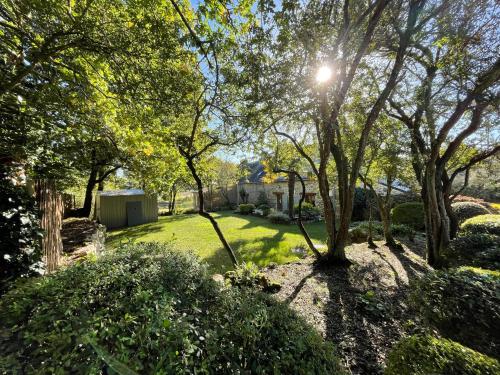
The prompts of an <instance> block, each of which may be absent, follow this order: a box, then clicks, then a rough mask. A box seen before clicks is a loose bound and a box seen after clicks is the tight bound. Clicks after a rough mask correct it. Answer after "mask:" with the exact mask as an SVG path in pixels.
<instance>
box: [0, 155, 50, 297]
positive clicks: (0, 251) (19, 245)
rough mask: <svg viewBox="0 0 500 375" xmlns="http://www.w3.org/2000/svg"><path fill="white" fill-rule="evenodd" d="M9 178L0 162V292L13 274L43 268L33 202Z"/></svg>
mask: <svg viewBox="0 0 500 375" xmlns="http://www.w3.org/2000/svg"><path fill="white" fill-rule="evenodd" d="M12 178H13V177H12V176H11V174H10V173H9V172H8V169H7V168H5V166H3V165H0V196H1V197H2V199H1V200H0V295H1V294H2V293H3V291H4V290H5V289H6V288H7V286H8V284H9V282H11V281H12V280H14V279H15V278H17V277H26V276H31V275H36V274H38V273H40V272H42V271H43V265H42V262H41V257H42V255H41V246H40V239H41V236H42V232H41V229H40V227H39V220H38V216H37V210H36V208H35V202H34V199H33V198H32V197H30V196H29V194H28V193H27V191H26V188H25V187H23V186H19V185H15V184H14V183H13V180H12Z"/></svg>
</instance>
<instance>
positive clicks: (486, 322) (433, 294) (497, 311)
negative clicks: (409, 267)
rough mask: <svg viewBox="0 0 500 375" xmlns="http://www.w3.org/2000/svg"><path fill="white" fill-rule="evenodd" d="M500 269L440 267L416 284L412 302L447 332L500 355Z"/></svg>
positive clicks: (435, 325)
mask: <svg viewBox="0 0 500 375" xmlns="http://www.w3.org/2000/svg"><path fill="white" fill-rule="evenodd" d="M499 295H500V272H495V271H488V270H481V269H478V268H471V267H463V268H459V269H454V270H450V271H437V272H432V273H429V274H427V275H426V276H424V277H423V278H422V279H421V280H419V281H417V282H416V283H414V284H413V285H412V292H411V293H410V303H411V305H412V306H413V307H414V308H415V309H416V310H417V311H418V312H419V313H420V315H421V317H422V318H423V320H424V322H426V323H427V324H428V325H430V326H431V327H433V328H436V329H437V330H438V331H439V332H440V333H441V334H442V335H443V336H445V337H447V338H450V339H452V340H454V341H458V342H460V343H462V344H464V345H467V346H469V347H471V348H473V349H475V350H478V351H480V352H482V353H486V354H489V355H493V356H495V357H498V355H499V354H500V353H499V350H500V331H499V330H498V329H497V328H498V327H500V299H499Z"/></svg>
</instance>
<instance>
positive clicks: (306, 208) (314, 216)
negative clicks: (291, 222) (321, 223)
mask: <svg viewBox="0 0 500 375" xmlns="http://www.w3.org/2000/svg"><path fill="white" fill-rule="evenodd" d="M293 209H294V211H295V212H296V213H297V215H298V213H299V205H296V206H295V207H294V208H293ZM301 216H302V219H303V220H318V219H319V217H320V210H319V208H318V207H316V206H313V205H312V204H311V203H308V202H304V203H302V210H301Z"/></svg>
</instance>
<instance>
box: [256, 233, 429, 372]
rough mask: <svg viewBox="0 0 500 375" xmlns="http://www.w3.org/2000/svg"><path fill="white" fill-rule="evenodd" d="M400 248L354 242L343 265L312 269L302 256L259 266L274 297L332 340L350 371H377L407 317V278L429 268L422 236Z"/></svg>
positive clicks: (404, 324)
mask: <svg viewBox="0 0 500 375" xmlns="http://www.w3.org/2000/svg"><path fill="white" fill-rule="evenodd" d="M401 242H402V243H403V245H404V249H405V250H404V252H396V251H392V250H390V249H389V248H388V247H387V246H384V245H383V241H378V242H376V244H377V246H378V248H376V249H370V248H368V246H367V244H366V243H364V244H354V245H352V246H350V247H349V248H348V249H347V256H348V258H349V259H350V260H351V261H352V262H353V263H354V265H352V266H351V267H348V268H339V267H336V268H328V269H325V268H318V267H316V266H315V265H314V259H312V258H306V259H304V260H302V261H299V262H296V263H289V264H285V265H281V266H276V267H275V268H272V269H270V268H268V269H264V272H265V273H266V274H267V276H268V277H269V278H270V279H272V280H275V281H277V282H279V283H281V285H282V288H281V290H280V291H279V292H278V293H276V294H275V295H276V297H277V298H278V299H280V300H282V301H286V302H288V303H289V304H290V307H292V308H293V309H295V310H296V311H297V312H298V313H299V314H300V315H302V316H303V317H304V318H305V319H306V320H307V321H309V322H310V323H311V324H313V325H314V326H315V327H316V328H317V329H318V331H319V332H320V333H321V334H322V335H323V336H324V337H325V338H327V339H329V340H331V341H332V342H334V343H335V345H336V346H337V348H338V352H339V355H340V356H341V358H342V360H343V362H344V364H345V366H346V367H347V368H348V369H349V370H350V372H351V373H352V374H381V373H382V372H383V366H384V362H385V359H386V356H387V354H388V352H389V351H390V349H391V348H392V346H393V345H394V344H395V343H396V342H397V341H398V340H399V339H400V338H401V336H402V334H403V333H404V332H405V329H406V327H407V326H408V321H409V320H410V319H412V318H413V313H412V311H410V309H409V308H408V306H407V304H406V296H407V293H408V284H409V282H410V280H412V279H414V278H418V277H420V276H421V275H422V274H423V273H425V272H428V270H429V269H430V268H429V267H428V266H427V264H426V262H425V260H424V259H423V252H424V249H425V238H424V237H423V236H422V235H419V236H416V238H415V240H414V241H413V242H411V241H404V240H402V241H401Z"/></svg>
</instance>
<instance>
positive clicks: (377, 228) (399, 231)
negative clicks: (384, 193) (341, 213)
mask: <svg viewBox="0 0 500 375" xmlns="http://www.w3.org/2000/svg"><path fill="white" fill-rule="evenodd" d="M369 227H370V222H369V221H358V222H354V223H352V224H351V228H350V229H349V237H350V239H351V241H352V242H354V243H362V242H365V241H366V239H367V238H368V233H369ZM391 231H392V234H393V235H394V236H404V235H406V236H409V235H411V234H413V228H411V227H409V226H408V225H404V224H391ZM372 236H373V239H374V240H377V241H378V240H383V239H384V227H383V224H382V223H381V222H380V221H372Z"/></svg>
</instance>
